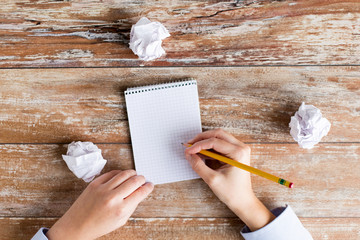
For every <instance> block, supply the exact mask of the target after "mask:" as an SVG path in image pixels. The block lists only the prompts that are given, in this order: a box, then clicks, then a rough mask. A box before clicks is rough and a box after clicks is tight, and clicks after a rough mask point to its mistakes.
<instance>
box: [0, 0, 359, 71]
mask: <svg viewBox="0 0 360 240" xmlns="http://www.w3.org/2000/svg"><path fill="white" fill-rule="evenodd" d="M234 2H235V1H227V2H221V1H211V2H208V1H195V0H189V1H180V0H175V1H170V2H169V1H167V0H162V1H125V0H123V1H120V0H118V1H115V0H105V1H92V0H83V1H51V0H43V1H33V0H15V1H14V0H2V1H1V2H0V67H11V68H12V67H74V66H78V67H84V66H86V67H89V66H139V65H145V66H175V65H176V66H185V65H186V66H190V65H222V66H224V65H284V64H285V65H289V64H291V65H294V64H295V65H296V64H314V65H315V64H317V65H318V64H356V65H358V64H359V61H360V27H359V26H360V20H359V19H360V3H359V1H357V0H346V1H343V0H310V1H309V0H298V1H274V0H254V1H250V0H245V1H238V2H239V3H238V4H234ZM142 16H146V17H148V18H150V19H151V20H153V21H160V22H161V23H163V24H164V25H165V26H166V28H168V29H169V31H170V33H171V37H169V38H168V39H166V40H165V41H164V43H163V46H164V48H165V50H166V52H167V55H166V56H165V57H162V58H160V59H158V60H156V61H151V62H142V61H139V60H138V58H137V56H135V55H134V54H133V53H132V51H131V50H130V49H129V48H128V43H129V33H130V29H131V26H132V25H133V24H134V23H136V22H137V21H138V20H139V19H140V18H141V17H142Z"/></svg>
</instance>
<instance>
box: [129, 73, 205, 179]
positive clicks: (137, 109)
mask: <svg viewBox="0 0 360 240" xmlns="http://www.w3.org/2000/svg"><path fill="white" fill-rule="evenodd" d="M125 101H126V108H127V113H128V119H129V126H130V135H131V143H132V149H133V155H134V160H135V168H136V172H137V173H138V174H139V175H143V176H145V178H146V180H147V181H150V182H152V183H154V184H162V183H171V182H177V181H183V180H189V179H194V178H199V176H198V175H197V174H196V173H195V172H194V171H193V170H192V168H191V166H190V165H189V163H188V162H187V161H186V159H185V156H184V147H183V146H182V145H181V143H183V142H187V141H188V140H190V139H192V138H193V137H195V136H196V135H197V134H198V133H200V132H201V131H202V130H201V119H200V109H199V97H198V90H197V82H196V80H186V81H180V82H173V83H166V84H159V85H150V86H144V87H136V88H128V89H127V90H126V91H125Z"/></svg>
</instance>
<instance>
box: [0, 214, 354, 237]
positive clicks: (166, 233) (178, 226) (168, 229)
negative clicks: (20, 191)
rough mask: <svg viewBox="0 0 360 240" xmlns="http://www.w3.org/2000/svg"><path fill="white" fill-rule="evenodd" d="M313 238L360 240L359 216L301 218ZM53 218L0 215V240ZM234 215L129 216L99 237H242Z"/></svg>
mask: <svg viewBox="0 0 360 240" xmlns="http://www.w3.org/2000/svg"><path fill="white" fill-rule="evenodd" d="M300 220H301V222H302V223H303V225H304V226H305V227H306V228H307V229H308V230H309V232H310V233H311V234H312V236H313V239H314V240H323V239H346V240H359V239H360V232H359V229H360V218H301V219H300ZM55 221H56V218H0V238H1V239H2V240H13V239H30V238H31V237H32V236H33V235H34V234H35V233H36V232H37V230H38V229H39V228H40V227H44V226H47V227H50V226H51V225H52V224H53V223H54V222H55ZM242 226H243V224H242V223H241V222H240V221H239V220H238V219H237V218H130V220H129V221H128V223H127V224H126V225H125V226H124V227H122V228H119V229H118V230H116V231H114V232H112V233H110V234H108V235H106V236H104V237H102V238H100V239H101V240H110V239H119V238H121V239H129V240H130V239H131V240H133V239H175V240H176V239H198V240H202V239H204V240H208V239H214V240H217V239H219V240H223V239H234V240H239V239H243V238H242V237H241V235H240V230H241V228H242Z"/></svg>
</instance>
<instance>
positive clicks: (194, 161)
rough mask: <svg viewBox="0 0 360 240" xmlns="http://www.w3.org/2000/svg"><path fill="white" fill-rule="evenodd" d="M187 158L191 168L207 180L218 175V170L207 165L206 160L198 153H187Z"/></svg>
mask: <svg viewBox="0 0 360 240" xmlns="http://www.w3.org/2000/svg"><path fill="white" fill-rule="evenodd" d="M186 159H187V160H188V162H189V163H190V165H191V168H192V169H193V170H194V171H195V172H196V173H197V174H198V175H199V176H200V177H201V178H202V179H203V180H204V181H205V182H206V183H208V182H209V180H210V179H212V178H213V176H214V175H216V174H217V173H216V171H215V170H213V169H211V168H209V167H208V166H206V164H205V162H204V161H203V160H202V159H201V158H200V157H199V156H198V155H196V154H192V155H190V154H187V155H186Z"/></svg>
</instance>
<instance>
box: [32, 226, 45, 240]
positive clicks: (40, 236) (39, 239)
mask: <svg viewBox="0 0 360 240" xmlns="http://www.w3.org/2000/svg"><path fill="white" fill-rule="evenodd" d="M48 230H49V229H47V228H40V230H39V231H38V232H37V233H36V234H35V235H34V236H33V237H32V238H31V240H48V238H47V237H46V235H45V234H46V232H47V231H48Z"/></svg>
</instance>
